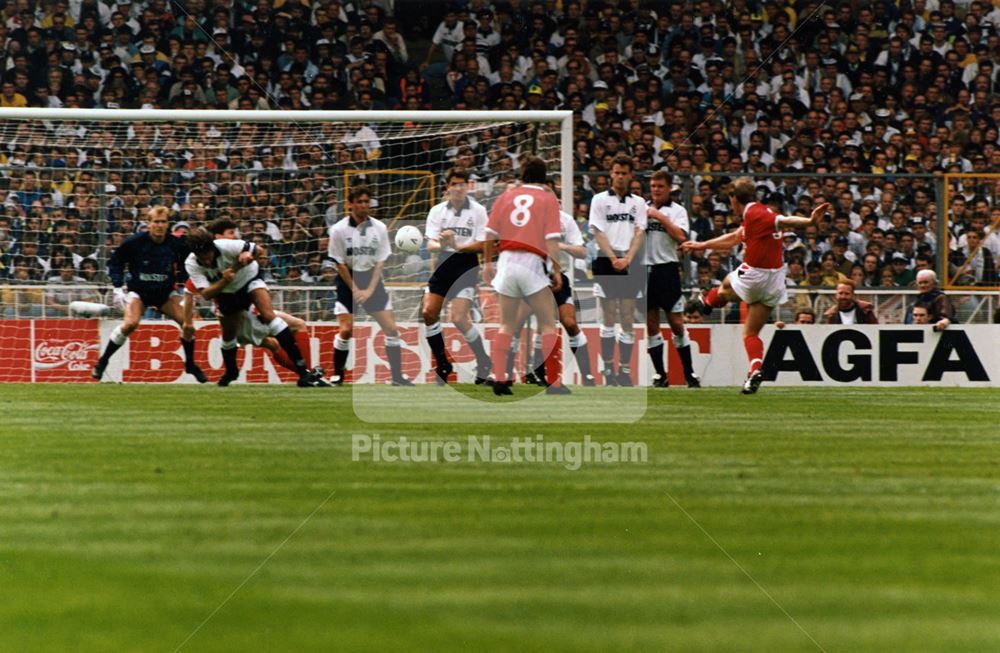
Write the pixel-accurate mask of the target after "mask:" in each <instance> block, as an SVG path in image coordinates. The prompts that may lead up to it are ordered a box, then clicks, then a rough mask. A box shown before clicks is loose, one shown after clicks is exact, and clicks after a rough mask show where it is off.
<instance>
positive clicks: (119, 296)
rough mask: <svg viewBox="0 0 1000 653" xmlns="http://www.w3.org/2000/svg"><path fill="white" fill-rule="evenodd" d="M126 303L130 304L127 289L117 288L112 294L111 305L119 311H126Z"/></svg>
mask: <svg viewBox="0 0 1000 653" xmlns="http://www.w3.org/2000/svg"><path fill="white" fill-rule="evenodd" d="M126 304H128V295H127V294H126V293H125V289H124V288H115V290H114V293H113V294H112V296H111V305H112V306H114V307H115V308H117V309H118V310H119V311H124V310H125V305H126Z"/></svg>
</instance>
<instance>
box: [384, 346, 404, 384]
mask: <svg viewBox="0 0 1000 653" xmlns="http://www.w3.org/2000/svg"><path fill="white" fill-rule="evenodd" d="M401 342H402V341H400V339H399V336H395V337H392V336H386V337H385V357H386V358H388V359H389V370H390V371H392V378H393V380H398V379H401V378H403V357H402V353H401V351H400V347H399V346H400V344H401Z"/></svg>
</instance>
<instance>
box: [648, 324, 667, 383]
mask: <svg viewBox="0 0 1000 653" xmlns="http://www.w3.org/2000/svg"><path fill="white" fill-rule="evenodd" d="M663 345H664V342H663V336H662V335H660V334H659V333H657V334H654V335H652V336H650V338H649V347H648V348H647V349H646V353H647V354H649V359H650V360H651V361H653V369H654V370H656V374H657V376H666V375H667V372H666V369H664V366H663Z"/></svg>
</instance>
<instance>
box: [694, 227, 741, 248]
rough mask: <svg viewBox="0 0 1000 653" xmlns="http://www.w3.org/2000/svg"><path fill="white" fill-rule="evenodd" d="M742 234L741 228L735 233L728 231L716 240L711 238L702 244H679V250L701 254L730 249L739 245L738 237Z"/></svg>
mask: <svg viewBox="0 0 1000 653" xmlns="http://www.w3.org/2000/svg"><path fill="white" fill-rule="evenodd" d="M742 233H743V227H740V228H739V229H737V230H736V231H730V232H729V233H728V234H723V235H721V236H719V237H717V238H713V239H712V240H706V241H702V242H696V241H693V240H686V241H684V242H683V243H681V250H682V251H685V252H701V251H704V250H706V249H710V250H719V249H731V248H733V247H736V246H737V245H739V244H740V236H741V235H742Z"/></svg>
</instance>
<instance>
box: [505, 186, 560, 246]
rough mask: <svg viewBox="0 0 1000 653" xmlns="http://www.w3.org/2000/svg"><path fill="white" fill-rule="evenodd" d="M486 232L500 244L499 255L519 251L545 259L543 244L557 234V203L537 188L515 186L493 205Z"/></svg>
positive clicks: (543, 189) (554, 197)
mask: <svg viewBox="0 0 1000 653" xmlns="http://www.w3.org/2000/svg"><path fill="white" fill-rule="evenodd" d="M486 231H488V232H489V233H490V234H492V235H493V236H494V237H495V238H497V239H498V240H499V241H500V251H501V252H503V251H507V250H516V249H520V250H526V251H529V252H534V253H535V254H538V255H539V256H541V257H543V258H545V257H547V256H548V252H547V250H546V247H545V241H546V240H551V239H558V238H560V235H561V230H560V224H559V200H558V199H557V198H556V196H555V194H554V193H552V192H550V191H549V190H547V189H545V188H542V187H541V186H533V185H531V184H525V185H523V186H515V187H514V188H511V189H509V190H506V191H504V194H503V195H501V196H500V197H498V198H497V201H496V203H494V204H493V210H492V211H490V219H489V222H487V223H486Z"/></svg>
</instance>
